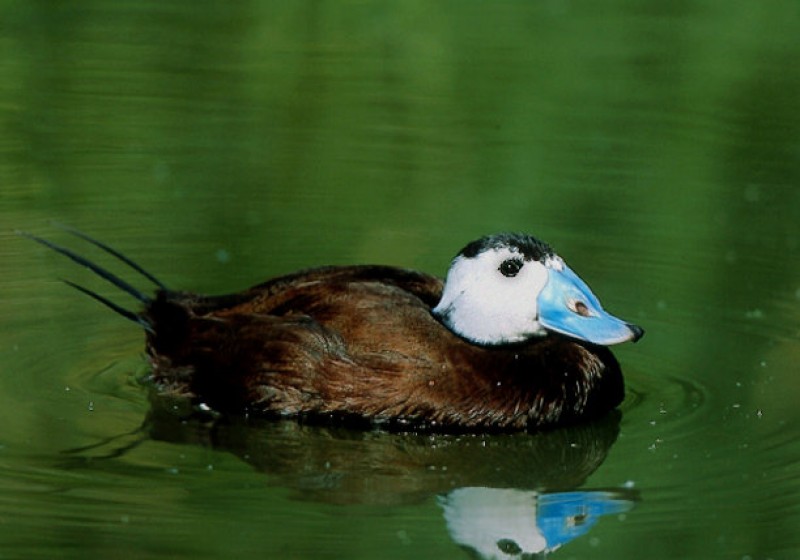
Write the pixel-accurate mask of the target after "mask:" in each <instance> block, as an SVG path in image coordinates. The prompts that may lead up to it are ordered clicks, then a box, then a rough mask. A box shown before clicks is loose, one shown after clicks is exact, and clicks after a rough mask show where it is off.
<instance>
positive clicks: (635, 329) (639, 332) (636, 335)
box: [627, 323, 644, 342]
mask: <svg viewBox="0 0 800 560" xmlns="http://www.w3.org/2000/svg"><path fill="white" fill-rule="evenodd" d="M627 326H628V328H629V329H630V330H631V332H632V333H633V338H632V339H631V341H632V342H638V341H639V339H640V338H642V337H643V336H644V329H643V328H642V327H640V326H638V325H634V324H633V323H627Z"/></svg>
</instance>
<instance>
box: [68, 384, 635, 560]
mask: <svg viewBox="0 0 800 560" xmlns="http://www.w3.org/2000/svg"><path fill="white" fill-rule="evenodd" d="M620 419H621V414H620V413H619V412H618V411H615V412H613V413H611V414H609V415H607V416H605V417H604V418H601V419H599V420H597V421H595V422H592V423H587V424H582V425H578V426H573V427H568V428H562V429H558V430H552V431H546V432H541V433H530V434H529V433H509V434H491V435H477V434H434V433H412V432H409V433H393V432H387V431H381V430H374V429H373V430H355V429H351V428H345V427H340V426H327V425H319V424H306V423H302V422H297V421H294V420H277V421H276V420H266V419H258V418H244V417H229V416H219V415H216V414H213V413H210V412H206V411H203V410H198V409H196V408H191V407H189V406H188V405H187V404H186V403H185V402H182V401H174V400H171V399H166V398H163V397H154V398H153V399H152V401H151V408H150V410H149V412H148V415H147V418H146V420H145V421H144V423H143V424H142V426H141V427H140V428H139V429H138V430H136V431H135V432H131V433H128V434H121V435H120V436H118V437H117V438H111V439H109V440H105V441H102V442H98V443H97V444H95V445H92V446H89V447H85V448H81V449H73V450H70V451H69V452H68V453H67V455H68V456H69V459H68V460H67V462H68V463H69V466H70V467H71V468H81V466H83V468H85V467H87V466H90V465H91V466H92V468H98V467H99V466H100V465H101V464H103V463H104V462H107V461H113V460H114V459H117V458H120V457H122V456H124V455H125V454H126V453H128V452H129V451H130V450H132V449H133V448H135V447H137V446H138V445H140V444H142V443H144V442H147V441H149V440H156V441H163V442H169V443H173V444H183V445H192V446H201V447H207V448H211V449H214V450H216V451H224V452H228V453H231V454H233V455H235V456H237V457H239V458H240V459H241V460H242V461H244V462H246V463H248V464H249V465H251V466H252V467H253V468H254V469H256V470H257V471H259V472H263V473H264V474H265V475H267V476H266V477H265V480H266V482H267V484H271V485H275V486H278V487H281V488H285V489H288V490H289V491H290V494H291V497H292V498H293V499H296V500H300V501H304V502H308V501H311V502H316V503H325V504H337V505H373V506H375V505H378V506H380V505H385V506H394V505H408V504H421V503H424V502H426V501H429V500H431V499H434V500H435V502H436V504H437V505H438V507H439V508H440V510H441V512H442V516H443V518H444V521H445V525H446V527H447V531H448V533H449V536H450V538H451V539H452V540H453V541H454V542H455V543H457V544H459V545H461V546H462V547H463V548H464V549H466V550H467V551H468V553H469V554H470V555H472V556H475V557H478V558H529V557H536V556H538V555H542V554H546V553H548V552H551V551H553V550H555V549H556V548H559V547H561V546H562V545H564V544H566V543H568V542H570V541H571V540H573V539H575V538H577V537H580V536H582V535H585V534H587V533H588V532H589V531H590V530H591V528H592V527H593V526H594V525H595V524H596V523H597V522H598V520H599V519H600V518H602V517H603V516H607V515H610V514H620V513H623V512H626V511H629V510H630V509H632V508H633V507H634V505H635V503H636V502H637V501H639V500H640V496H639V493H638V491H637V490H634V489H630V488H612V489H603V488H595V489H587V488H582V486H583V484H584V483H585V481H586V479H587V477H589V475H591V474H592V473H593V472H595V471H596V470H597V469H598V468H599V467H600V466H601V465H602V463H603V461H604V460H605V459H606V456H607V455H608V452H609V450H610V449H611V446H612V445H613V444H614V442H615V441H616V439H617V436H618V434H619V424H620Z"/></svg>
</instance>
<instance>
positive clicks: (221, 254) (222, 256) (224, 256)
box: [214, 249, 231, 264]
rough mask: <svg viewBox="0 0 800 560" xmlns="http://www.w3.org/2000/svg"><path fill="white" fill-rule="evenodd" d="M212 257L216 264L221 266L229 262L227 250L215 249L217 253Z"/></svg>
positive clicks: (229, 255)
mask: <svg viewBox="0 0 800 560" xmlns="http://www.w3.org/2000/svg"><path fill="white" fill-rule="evenodd" d="M214 256H215V257H216V258H217V262H221V263H223V264H225V263H226V262H228V261H229V260H231V254H230V253H229V252H228V250H227V249H217V252H216V253H215V254H214Z"/></svg>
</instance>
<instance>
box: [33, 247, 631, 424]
mask: <svg viewBox="0 0 800 560" xmlns="http://www.w3.org/2000/svg"><path fill="white" fill-rule="evenodd" d="M79 235H80V236H81V237H84V238H86V237H85V236H83V235H82V234H79ZM29 237H32V238H33V239H35V240H36V241H39V242H42V243H44V244H46V245H48V246H49V247H51V248H53V249H55V250H57V251H59V252H61V253H63V254H65V255H67V256H69V257H70V258H73V259H74V260H78V259H80V260H78V262H80V263H81V264H84V265H86V266H90V267H91V268H92V270H95V272H98V274H101V275H102V276H103V277H104V278H106V279H107V280H109V281H112V282H114V283H115V284H117V285H118V286H120V284H124V286H120V287H122V288H123V289H125V290H126V291H129V292H130V290H129V289H128V288H130V286H129V285H127V284H125V283H124V282H122V281H120V280H118V279H117V278H116V277H115V276H113V275H111V274H110V273H108V272H107V271H105V270H103V269H101V268H100V267H97V266H96V265H94V264H92V263H89V262H88V261H86V260H85V259H83V258H82V257H79V256H77V255H76V254H75V253H72V252H71V251H69V250H67V249H64V248H62V247H59V246H57V245H54V244H52V243H50V242H47V241H45V240H42V239H40V238H37V237H34V236H29ZM89 240H90V241H92V242H93V243H95V244H96V245H98V246H100V247H101V248H103V249H105V250H107V251H110V249H109V248H108V247H106V246H104V245H102V244H100V243H98V242H96V241H94V240H91V239H89ZM115 254H116V253H115ZM116 255H117V256H119V255H118V254H116ZM469 258H472V257H469ZM126 262H128V264H131V265H132V266H135V265H133V264H132V263H130V261H128V260H127V259H126ZM504 274H505V273H504ZM151 278H152V277H151ZM153 280H154V281H155V279H153ZM156 282H157V281H156ZM159 285H160V286H162V288H160V289H159V290H158V291H157V292H156V295H155V297H154V298H148V297H147V296H144V295H143V294H141V293H140V292H135V295H136V297H139V296H141V298H140V299H142V300H143V301H144V302H145V309H144V311H143V312H141V313H136V314H134V313H131V312H127V313H128V314H127V315H126V316H127V317H128V318H130V319H134V320H136V321H137V322H139V323H140V324H143V325H144V326H145V328H146V330H147V353H148V355H149V357H150V360H151V362H152V374H151V375H152V381H153V383H154V386H155V387H156V389H157V390H158V391H159V392H162V393H165V394H169V395H179V396H184V397H187V398H190V399H192V400H193V401H195V402H196V403H198V404H200V403H202V404H205V405H207V406H210V407H211V408H213V409H216V410H218V411H220V412H225V413H234V414H239V413H248V414H265V415H279V416H293V417H299V418H303V419H308V420H322V421H343V422H347V421H355V422H359V421H363V422H374V423H378V424H381V425H385V426H387V427H392V428H428V429H444V430H475V429H480V430H485V429H501V430H509V429H526V428H528V429H535V428H541V427H545V426H554V425H561V424H568V423H573V422H575V421H577V420H581V419H586V418H591V417H596V416H598V415H600V414H603V413H605V412H608V411H609V410H611V409H613V408H614V407H616V406H617V405H618V404H619V403H620V402H621V401H622V399H623V397H624V388H623V380H622V373H621V371H620V367H619V364H618V363H617V361H616V359H615V358H614V356H613V355H612V354H611V352H610V351H609V350H608V349H607V348H606V347H604V346H598V345H594V344H590V343H587V342H583V341H579V340H576V339H574V338H568V337H565V336H562V335H559V334H548V335H547V336H535V337H532V338H529V339H527V340H525V341H522V342H517V343H507V344H476V343H473V342H471V341H468V340H467V339H465V338H464V337H461V336H458V335H456V334H454V333H453V332H452V331H451V330H450V328H448V326H446V325H445V324H443V322H442V321H443V319H442V317H440V316H437V315H436V314H435V313H434V312H433V308H434V307H435V306H436V304H437V303H438V302H439V301H440V300H441V298H442V290H443V282H442V281H441V280H440V279H438V278H435V277H433V276H430V275H427V274H423V273H419V272H414V271H410V270H404V269H399V268H393V267H387V266H350V267H326V268H318V269H312V270H309V271H305V272H300V273H296V274H292V275H289V276H284V277H281V278H276V279H273V280H270V281H268V282H266V283H264V284H261V285H258V286H255V287H253V288H251V289H249V290H246V291H244V292H240V293H237V294H232V295H227V296H216V297H205V296H199V295H196V294H191V293H184V292H174V291H170V290H167V289H165V288H163V285H162V284H160V283H159ZM79 289H81V290H82V291H84V292H86V293H88V294H89V295H91V296H92V297H94V298H95V299H98V300H100V301H101V302H103V303H105V304H106V305H109V306H111V307H112V308H114V309H115V311H117V312H120V313H123V314H125V310H122V309H121V308H120V307H119V306H116V304H112V303H111V302H109V301H108V300H106V299H105V298H102V297H101V296H98V295H97V294H95V293H93V292H90V291H89V290H86V289H85V288H80V287H79ZM632 328H635V327H632ZM639 331H640V330H639ZM639 336H641V332H638V333H635V337H634V339H635V338H638V337H639Z"/></svg>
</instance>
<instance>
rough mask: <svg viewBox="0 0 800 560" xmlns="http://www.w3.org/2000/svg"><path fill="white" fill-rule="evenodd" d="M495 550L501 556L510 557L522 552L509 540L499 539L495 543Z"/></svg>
mask: <svg viewBox="0 0 800 560" xmlns="http://www.w3.org/2000/svg"><path fill="white" fill-rule="evenodd" d="M497 548H498V550H500V552H502V553H503V554H509V555H511V556H516V555H517V554H519V553H520V552H522V548H521V547H520V546H519V545H518V544H517V543H516V542H514V541H512V540H511V539H500V540H499V541H497Z"/></svg>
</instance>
